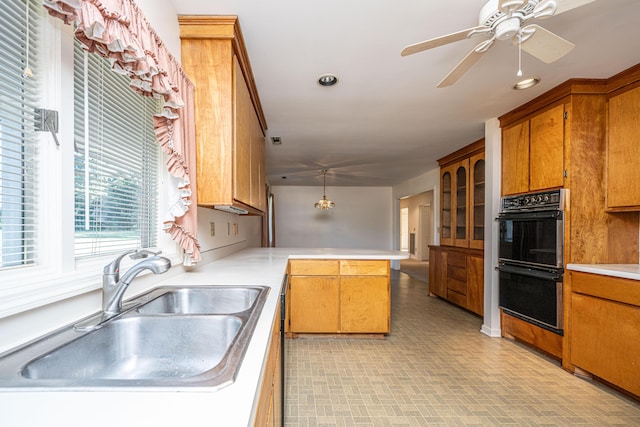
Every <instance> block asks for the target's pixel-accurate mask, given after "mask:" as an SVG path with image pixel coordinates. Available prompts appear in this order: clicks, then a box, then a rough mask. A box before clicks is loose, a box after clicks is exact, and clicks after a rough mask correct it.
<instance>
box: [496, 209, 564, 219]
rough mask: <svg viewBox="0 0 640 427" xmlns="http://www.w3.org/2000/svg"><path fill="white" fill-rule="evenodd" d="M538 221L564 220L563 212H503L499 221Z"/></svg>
mask: <svg viewBox="0 0 640 427" xmlns="http://www.w3.org/2000/svg"><path fill="white" fill-rule="evenodd" d="M536 219H557V220H561V219H562V211H536V212H517V213H516V212H503V213H500V214H499V215H498V218H497V220H498V221H500V220H510V221H529V220H536Z"/></svg>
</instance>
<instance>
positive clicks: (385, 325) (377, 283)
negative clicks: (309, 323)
mask: <svg viewBox="0 0 640 427" xmlns="http://www.w3.org/2000/svg"><path fill="white" fill-rule="evenodd" d="M390 307H391V305H390V296H389V278H388V276H341V277H340V331H341V332H351V333H353V332H356V333H387V332H389V322H390Z"/></svg>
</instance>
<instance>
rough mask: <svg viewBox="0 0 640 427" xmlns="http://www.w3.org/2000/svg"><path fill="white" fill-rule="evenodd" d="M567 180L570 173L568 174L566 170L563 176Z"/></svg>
mask: <svg viewBox="0 0 640 427" xmlns="http://www.w3.org/2000/svg"><path fill="white" fill-rule="evenodd" d="M562 175H563V176H564V177H565V178H567V177H568V176H569V172H567V170H566V169H565V170H564V173H563V174H562Z"/></svg>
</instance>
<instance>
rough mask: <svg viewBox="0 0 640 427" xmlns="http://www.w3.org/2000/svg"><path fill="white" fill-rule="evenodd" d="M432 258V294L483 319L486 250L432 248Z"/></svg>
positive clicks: (448, 247) (430, 268)
mask: <svg viewBox="0 0 640 427" xmlns="http://www.w3.org/2000/svg"><path fill="white" fill-rule="evenodd" d="M429 259H430V266H429V292H430V293H431V294H432V295H437V296H439V297H441V298H444V299H446V300H448V301H450V302H452V303H454V304H456V305H459V306H461V307H463V308H465V309H467V310H469V311H471V312H473V313H476V314H478V315H480V316H482V315H483V313H484V256H483V253H482V251H479V250H473V249H462V248H455V247H452V246H429Z"/></svg>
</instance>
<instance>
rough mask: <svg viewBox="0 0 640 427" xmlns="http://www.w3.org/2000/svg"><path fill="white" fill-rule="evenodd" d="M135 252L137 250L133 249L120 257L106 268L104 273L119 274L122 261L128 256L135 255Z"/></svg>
mask: <svg viewBox="0 0 640 427" xmlns="http://www.w3.org/2000/svg"><path fill="white" fill-rule="evenodd" d="M135 252H137V250H136V249H131V250H128V251H126V252H124V253H122V254H120V255H118V257H117V258H116V259H114V260H113V261H111V262H110V263H109V264H107V265H105V266H104V270H103V271H102V272H103V273H104V274H118V271H119V270H120V261H122V258H124V257H125V256H127V255H129V254H133V253H135ZM116 280H117V279H116Z"/></svg>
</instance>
